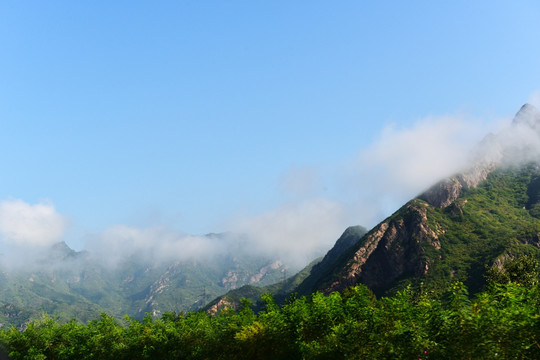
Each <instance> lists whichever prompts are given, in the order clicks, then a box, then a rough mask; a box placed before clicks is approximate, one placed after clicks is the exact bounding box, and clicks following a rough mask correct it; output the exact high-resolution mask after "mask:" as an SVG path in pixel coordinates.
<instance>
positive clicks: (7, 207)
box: [0, 200, 67, 246]
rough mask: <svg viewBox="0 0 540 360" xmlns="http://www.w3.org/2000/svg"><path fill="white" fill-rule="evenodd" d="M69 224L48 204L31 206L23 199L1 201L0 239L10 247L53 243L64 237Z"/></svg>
mask: <svg viewBox="0 0 540 360" xmlns="http://www.w3.org/2000/svg"><path fill="white" fill-rule="evenodd" d="M66 223H67V222H66V220H65V219H64V217H63V216H62V215H60V214H58V213H57V212H56V209H55V208H54V206H53V205H52V204H49V203H39V204H35V205H31V204H28V203H26V202H24V201H22V200H5V201H2V202H0V236H1V239H2V242H3V243H4V244H7V245H15V246H27V245H32V246H47V245H51V244H54V243H55V242H57V241H58V240H59V239H60V238H61V237H62V235H63V234H64V231H65V229H66Z"/></svg>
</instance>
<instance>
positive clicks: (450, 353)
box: [0, 282, 540, 360]
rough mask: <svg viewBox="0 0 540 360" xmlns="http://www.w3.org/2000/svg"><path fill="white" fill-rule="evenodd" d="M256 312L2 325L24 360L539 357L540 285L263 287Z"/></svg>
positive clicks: (6, 342) (7, 344)
mask: <svg viewBox="0 0 540 360" xmlns="http://www.w3.org/2000/svg"><path fill="white" fill-rule="evenodd" d="M262 301H263V302H264V304H265V308H264V309H263V310H262V311H261V312H259V313H258V314H255V313H254V312H253V311H252V310H251V308H250V302H249V301H244V302H243V305H242V307H241V309H239V310H238V311H232V310H228V311H222V312H221V313H219V314H217V315H215V316H210V315H208V314H207V313H204V312H197V313H188V314H187V315H185V316H184V315H183V314H180V315H177V314H175V313H166V314H164V315H163V316H162V317H161V318H159V319H156V318H153V317H151V316H149V315H148V316H146V317H145V318H144V319H142V320H137V319H134V318H132V317H129V316H126V317H125V318H124V320H123V321H121V322H119V321H116V320H115V319H114V318H112V317H110V316H108V315H105V314H102V315H101V317H100V318H99V319H96V320H93V321H90V322H89V323H88V324H86V325H84V324H81V323H78V322H76V321H70V322H68V323H64V324H60V323H59V322H58V320H56V319H53V318H51V317H47V316H45V317H43V318H42V319H41V320H39V321H36V322H31V323H29V324H28V325H27V328H26V330H25V331H23V332H20V331H19V330H17V329H16V328H14V327H12V328H10V329H8V330H1V331H0V342H1V344H2V346H3V347H4V348H5V349H6V350H7V351H8V352H9V354H10V356H11V358H12V359H13V360H19V359H114V360H122V359H365V358H371V359H417V358H421V359H426V358H430V359H495V358H498V359H538V358H540V343H539V340H540V339H538V334H539V333H540V291H539V287H538V285H534V286H532V287H526V286H523V285H520V284H518V283H508V284H497V283H493V284H492V285H491V286H490V287H489V288H488V289H487V290H485V291H483V292H480V293H478V294H477V295H476V296H475V297H474V298H472V299H471V298H469V296H468V289H467V287H466V286H465V285H464V284H463V283H461V282H454V283H453V284H451V285H449V286H448V287H447V288H446V289H445V290H444V293H443V294H442V295H441V296H438V295H434V293H432V292H429V291H426V290H425V289H424V288H423V287H420V288H419V289H418V290H413V289H412V288H411V287H408V288H406V289H404V290H403V291H399V292H397V293H396V294H395V295H394V296H392V297H383V298H381V299H377V298H376V297H375V296H374V295H373V293H372V292H371V291H370V290H369V289H368V288H367V287H365V286H363V285H358V286H355V287H352V288H349V289H347V290H345V291H344V292H343V293H338V292H334V293H331V294H329V295H323V294H321V293H315V294H313V295H312V296H311V297H309V298H308V297H300V298H295V297H291V298H290V299H289V301H288V302H287V304H285V305H284V306H282V307H280V306H278V305H277V303H276V302H275V300H274V299H273V297H272V296H271V295H270V294H264V295H263V296H262Z"/></svg>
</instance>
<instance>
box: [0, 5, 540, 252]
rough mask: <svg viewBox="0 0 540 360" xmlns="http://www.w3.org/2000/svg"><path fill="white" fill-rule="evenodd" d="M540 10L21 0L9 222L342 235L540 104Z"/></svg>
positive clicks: (40, 239) (27, 239) (6, 34)
mask: <svg viewBox="0 0 540 360" xmlns="http://www.w3.org/2000/svg"><path fill="white" fill-rule="evenodd" d="M539 18H540V4H539V3H538V2H537V1H459V0H458V1H452V2H448V3H442V2H433V1H408V2H398V1H378V2H364V1H339V2H336V1H272V2H262V1H227V2H217V1H153V2H146V1H115V2H110V1H76V2H75V1H73V2H60V1H47V2H38V1H26V2H21V1H2V2H1V3H0V49H1V50H0V52H1V56H0V170H1V172H0V173H1V175H0V240H1V241H2V242H3V243H4V244H16V245H20V246H23V247H32V246H39V245H42V244H51V243H54V242H56V241H61V240H62V241H66V242H67V243H68V244H69V245H70V246H72V247H74V248H76V249H83V248H92V246H94V247H95V246H97V245H96V244H101V245H103V243H104V242H111V241H114V240H111V239H113V238H115V236H117V237H118V236H119V237H123V238H126V237H127V238H130V239H131V238H133V239H135V238H136V239H139V240H137V241H139V242H141V241H142V242H150V243H155V244H156V246H158V245H157V244H159V243H160V241H161V240H160V239H161V238H166V239H169V240H167V241H170V239H171V238H172V239H185V236H187V235H186V234H191V235H201V234H206V233H210V232H223V231H235V232H241V233H246V234H252V235H253V236H254V237H258V242H255V243H254V244H255V245H254V246H263V245H265V246H266V245H268V244H270V245H268V246H270V247H272V246H274V245H275V246H274V248H275V249H279V251H281V252H291V253H294V254H297V253H301V252H302V251H305V250H306V249H308V250H309V249H312V248H313V249H315V248H317V249H319V248H324V247H329V246H331V244H333V242H334V241H335V240H336V239H337V237H338V236H339V235H340V233H341V232H342V231H343V230H344V229H345V227H346V226H348V225H356V224H359V225H364V226H366V227H371V226H374V225H375V224H376V223H377V222H379V221H381V220H382V219H383V218H384V217H385V216H388V215H390V214H391V213H392V212H393V211H395V210H396V209H397V208H398V207H399V206H400V205H401V204H402V203H403V202H404V201H406V200H408V199H409V198H410V197H413V196H415V195H417V194H418V193H419V192H421V191H422V190H424V189H425V188H426V187H428V186H429V185H430V184H431V183H432V182H434V181H436V180H438V179H440V178H442V177H444V176H448V175H451V173H452V172H454V171H457V170H459V169H460V167H462V166H463V164H464V163H465V161H466V158H467V154H468V153H469V152H470V148H471V146H473V145H474V144H475V143H477V142H478V141H480V140H481V139H482V138H483V136H484V135H485V134H486V133H487V132H490V131H491V132H496V131H498V130H499V129H501V128H502V127H503V126H504V124H508V123H509V122H510V120H511V118H512V117H513V115H514V114H515V113H516V112H517V111H518V110H519V108H520V107H521V105H523V104H524V103H525V102H531V103H534V104H537V105H538V103H540V66H538V64H540V46H538V45H539V44H538V42H539V41H540V40H539V39H540V21H538V19H539ZM119 233H121V234H123V235H118V234H119ZM111 234H112V235H111ZM115 234H116V235H115ZM134 234H135V235H134ZM141 234H144V236H143V235H141ZM163 234H166V235H163ZM171 234H172V235H171ZM141 239H142V240H141ZM133 241H134V242H137V241H135V240H133ZM101 245H100V246H101ZM188 247H189V246H188ZM186 251H188V250H186Z"/></svg>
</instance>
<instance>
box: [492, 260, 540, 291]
mask: <svg viewBox="0 0 540 360" xmlns="http://www.w3.org/2000/svg"><path fill="white" fill-rule="evenodd" d="M538 269H539V262H538V260H537V259H536V258H534V257H532V256H521V257H518V258H514V259H512V260H508V261H505V262H504V263H503V265H502V267H501V268H499V267H497V266H493V267H491V268H490V269H489V270H488V271H487V273H486V280H487V282H488V284H492V283H499V284H508V283H510V282H514V283H518V284H522V285H524V286H529V287H530V286H533V285H535V284H536V283H538V277H539V270H538Z"/></svg>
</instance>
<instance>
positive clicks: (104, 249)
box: [86, 225, 226, 266]
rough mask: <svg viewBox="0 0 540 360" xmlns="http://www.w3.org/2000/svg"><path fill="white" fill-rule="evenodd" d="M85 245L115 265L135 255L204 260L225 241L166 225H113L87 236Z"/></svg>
mask: <svg viewBox="0 0 540 360" xmlns="http://www.w3.org/2000/svg"><path fill="white" fill-rule="evenodd" d="M86 242H87V249H88V250H90V252H91V253H92V254H93V255H95V256H96V258H97V259H98V260H100V261H102V262H104V263H106V264H107V265H110V266H114V265H118V264H119V263H121V262H122V261H124V260H126V259H128V258H129V257H131V256H133V255H136V256H138V257H142V258H144V259H146V260H147V261H153V262H161V261H165V260H187V259H197V260H203V261H206V260H208V259H211V258H212V257H213V256H215V255H219V254H224V253H225V248H224V247H225V246H226V244H225V242H224V241H221V239H218V238H214V237H207V236H194V235H186V234H184V233H181V232H179V231H175V230H172V229H169V228H165V227H150V228H137V227H131V226H127V225H114V226H111V227H109V228H108V229H106V230H105V231H103V232H102V233H101V234H98V235H94V236H89V237H88V238H87V239H86Z"/></svg>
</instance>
